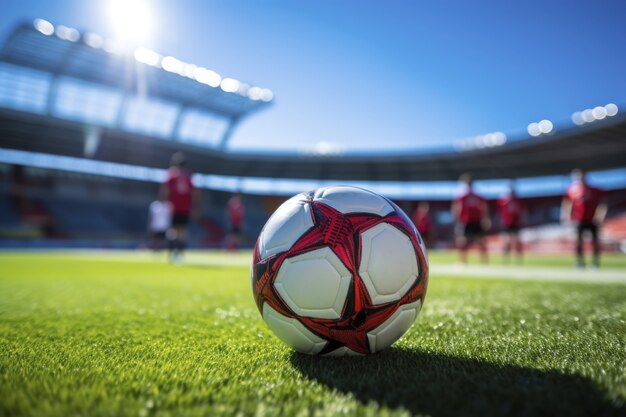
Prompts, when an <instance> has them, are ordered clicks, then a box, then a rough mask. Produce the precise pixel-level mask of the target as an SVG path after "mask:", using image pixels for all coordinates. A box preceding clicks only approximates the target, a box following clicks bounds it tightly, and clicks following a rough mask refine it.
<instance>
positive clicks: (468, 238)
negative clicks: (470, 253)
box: [452, 174, 491, 264]
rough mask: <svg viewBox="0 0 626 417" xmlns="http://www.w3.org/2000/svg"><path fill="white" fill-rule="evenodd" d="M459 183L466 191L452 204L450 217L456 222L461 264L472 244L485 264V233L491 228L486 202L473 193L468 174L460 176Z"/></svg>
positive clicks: (465, 259)
mask: <svg viewBox="0 0 626 417" xmlns="http://www.w3.org/2000/svg"><path fill="white" fill-rule="evenodd" d="M459 181H461V182H462V183H463V184H465V186H466V190H465V192H464V193H463V194H461V195H460V196H459V197H457V198H456V199H455V200H454V201H453V202H452V216H453V217H454V219H455V221H456V227H455V234H456V245H457V247H458V248H459V256H460V259H461V263H463V264H466V263H467V250H468V249H469V247H470V245H471V244H473V243H476V244H477V245H478V248H479V250H480V254H481V260H482V262H483V263H487V262H488V256H487V243H486V241H485V232H486V231H487V230H488V229H489V228H490V227H491V222H490V220H489V209H488V207H487V202H486V201H485V199H484V198H482V197H481V196H479V195H478V194H476V193H475V192H474V190H473V188H472V185H473V180H472V177H471V176H470V175H469V174H463V175H461V178H459Z"/></svg>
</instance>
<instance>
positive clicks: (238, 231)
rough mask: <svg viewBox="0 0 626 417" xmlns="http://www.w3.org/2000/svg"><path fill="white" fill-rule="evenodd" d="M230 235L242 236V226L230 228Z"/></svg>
mask: <svg viewBox="0 0 626 417" xmlns="http://www.w3.org/2000/svg"><path fill="white" fill-rule="evenodd" d="M230 233H231V234H233V235H240V234H241V226H239V225H232V226H230Z"/></svg>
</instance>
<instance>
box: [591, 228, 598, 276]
mask: <svg viewBox="0 0 626 417" xmlns="http://www.w3.org/2000/svg"><path fill="white" fill-rule="evenodd" d="M589 231H590V232H591V242H592V245H593V261H592V263H593V266H594V267H595V268H599V267H600V239H599V236H598V226H597V225H596V224H592V225H590V226H589Z"/></svg>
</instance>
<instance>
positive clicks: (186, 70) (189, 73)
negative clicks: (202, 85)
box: [183, 64, 198, 78]
mask: <svg viewBox="0 0 626 417" xmlns="http://www.w3.org/2000/svg"><path fill="white" fill-rule="evenodd" d="M196 68H198V66H197V65H195V64H185V65H184V66H183V75H184V76H185V77H187V78H193V74H194V72H195V71H196Z"/></svg>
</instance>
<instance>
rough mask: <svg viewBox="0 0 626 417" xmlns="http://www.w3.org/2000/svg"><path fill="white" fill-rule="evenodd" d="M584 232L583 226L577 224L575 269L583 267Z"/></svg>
mask: <svg viewBox="0 0 626 417" xmlns="http://www.w3.org/2000/svg"><path fill="white" fill-rule="evenodd" d="M584 232H585V228H584V225H582V224H579V225H578V226H577V227H576V267H578V268H584V267H585V256H584V253H583V234H584Z"/></svg>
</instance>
